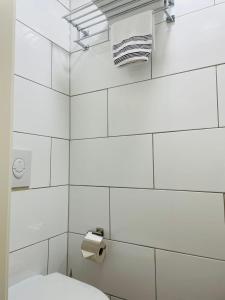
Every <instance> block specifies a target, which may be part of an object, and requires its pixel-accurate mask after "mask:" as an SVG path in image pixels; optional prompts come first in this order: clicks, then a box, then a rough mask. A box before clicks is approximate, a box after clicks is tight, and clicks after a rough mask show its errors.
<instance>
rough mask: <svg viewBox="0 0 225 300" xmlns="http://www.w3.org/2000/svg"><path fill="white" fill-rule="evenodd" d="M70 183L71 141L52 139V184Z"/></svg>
mask: <svg viewBox="0 0 225 300" xmlns="http://www.w3.org/2000/svg"><path fill="white" fill-rule="evenodd" d="M68 183H69V141H66V140H61V139H52V154H51V185H52V186H56V185H65V184H68Z"/></svg>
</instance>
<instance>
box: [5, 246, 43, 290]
mask: <svg viewBox="0 0 225 300" xmlns="http://www.w3.org/2000/svg"><path fill="white" fill-rule="evenodd" d="M47 264H48V242H47V241H45V242H42V243H39V244H36V245H33V246H30V247H27V248H24V249H21V250H19V251H16V252H13V253H10V255H9V285H10V286H11V285H14V284H16V283H18V282H20V281H22V280H25V279H27V278H29V277H32V276H35V275H40V274H42V275H46V274H47Z"/></svg>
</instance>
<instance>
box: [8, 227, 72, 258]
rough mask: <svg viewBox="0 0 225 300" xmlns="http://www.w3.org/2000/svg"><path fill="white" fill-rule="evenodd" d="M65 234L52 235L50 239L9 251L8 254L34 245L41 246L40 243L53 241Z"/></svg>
mask: <svg viewBox="0 0 225 300" xmlns="http://www.w3.org/2000/svg"><path fill="white" fill-rule="evenodd" d="M66 233H67V232H62V233H59V234H56V235H53V236H51V237H48V238H47V239H44V240H41V241H38V242H36V243H32V244H29V245H27V246H24V247H21V248H18V249H15V250H13V251H10V252H9V253H10V254H11V253H15V252H18V251H21V250H24V249H27V248H29V247H32V246H35V245H38V244H41V243H44V242H47V241H48V240H51V239H54V238H56V237H59V236H61V235H64V234H66Z"/></svg>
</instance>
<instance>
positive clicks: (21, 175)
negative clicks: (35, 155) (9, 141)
mask: <svg viewBox="0 0 225 300" xmlns="http://www.w3.org/2000/svg"><path fill="white" fill-rule="evenodd" d="M31 160H32V152H31V150H24V149H14V150H13V157H12V188H28V187H29V186H30V179H31Z"/></svg>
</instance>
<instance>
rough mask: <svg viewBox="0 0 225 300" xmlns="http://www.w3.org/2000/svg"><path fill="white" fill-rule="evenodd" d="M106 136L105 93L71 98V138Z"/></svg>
mask: <svg viewBox="0 0 225 300" xmlns="http://www.w3.org/2000/svg"><path fill="white" fill-rule="evenodd" d="M104 136H107V91H106V90H105V91H100V92H94V93H90V94H84V95H81V96H76V97H72V101H71V138H72V139H80V138H92V137H104Z"/></svg>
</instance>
